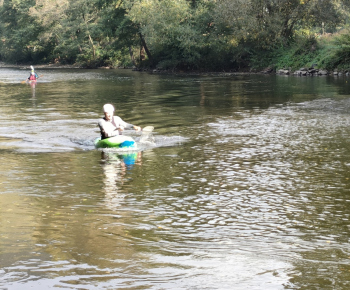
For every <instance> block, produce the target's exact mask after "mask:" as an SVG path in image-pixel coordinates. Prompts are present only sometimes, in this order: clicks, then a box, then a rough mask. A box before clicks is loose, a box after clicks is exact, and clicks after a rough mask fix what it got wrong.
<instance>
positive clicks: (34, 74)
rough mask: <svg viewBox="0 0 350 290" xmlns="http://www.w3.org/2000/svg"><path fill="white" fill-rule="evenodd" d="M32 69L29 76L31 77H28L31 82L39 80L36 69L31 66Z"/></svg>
mask: <svg viewBox="0 0 350 290" xmlns="http://www.w3.org/2000/svg"><path fill="white" fill-rule="evenodd" d="M30 68H31V69H32V71H31V72H30V75H29V77H28V80H30V81H36V80H37V79H38V78H39V76H38V75H37V73H36V72H35V70H34V67H33V66H32V65H31V66H30Z"/></svg>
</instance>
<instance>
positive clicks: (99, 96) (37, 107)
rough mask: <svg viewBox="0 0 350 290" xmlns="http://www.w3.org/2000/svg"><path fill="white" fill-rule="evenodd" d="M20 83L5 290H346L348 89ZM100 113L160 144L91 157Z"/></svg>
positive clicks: (284, 82) (305, 82) (62, 73)
mask: <svg viewBox="0 0 350 290" xmlns="http://www.w3.org/2000/svg"><path fill="white" fill-rule="evenodd" d="M18 73H19V72H18V71H15V70H13V71H10V72H9V73H8V74H7V78H6V79H5V80H4V82H5V85H4V84H1V86H0V96H1V98H0V120H1V126H0V127H1V129H0V150H1V153H2V154H0V192H1V193H0V205H1V210H0V215H1V216H0V217H1V219H0V222H1V227H0V240H1V249H0V261H1V268H0V278H1V279H0V288H1V287H3V288H6V289H24V288H25V289H27V288H35V289H48V288H60V289H77V288H79V289H124V288H125V289H126V288H133V289H347V288H348V287H349V281H350V263H349V256H350V252H349V219H350V207H349V202H350V199H349V190H350V174H349V168H350V149H349V148H350V146H349V140H350V114H349V109H350V102H349V100H350V99H349V97H348V94H349V88H348V86H347V80H346V79H333V78H294V77H288V78H285V77H279V76H235V77H232V76H231V77H221V78H220V77H215V76H201V77H197V76H162V75H150V74H143V73H136V72H131V71H120V70H117V71H116V70H109V71H103V70H96V71H85V70H74V71H69V70H57V71H51V70H48V71H47V73H45V74H44V76H45V81H44V77H43V78H42V79H41V80H42V82H38V84H37V85H36V87H35V91H33V88H31V87H29V86H24V85H21V84H20V80H21V77H18V76H16V75H17V74H18ZM3 74H4V72H2V71H1V69H0V77H1V76H2V75H3ZM8 76H12V79H11V78H10V79H8ZM15 78H18V80H17V81H16V79H15ZM64 79H67V81H63V80H64ZM33 93H35V95H34V94H33ZM34 97H35V102H33V98H34ZM104 103H113V104H115V106H116V108H117V112H118V115H120V116H121V117H122V118H124V119H126V120H130V122H131V123H135V124H140V125H142V127H145V126H148V125H150V126H154V127H155V130H154V134H153V135H152V136H149V137H150V139H149V140H146V141H145V140H144V138H142V135H140V134H137V133H135V132H126V133H127V134H130V135H131V136H132V137H134V138H135V139H136V140H137V141H138V142H139V143H138V145H140V146H139V147H138V150H136V151H135V152H125V151H124V152H123V151H118V150H103V151H99V150H96V149H94V147H93V140H94V138H96V137H97V136H98V128H97V120H98V118H99V117H100V116H101V108H102V105H103V104H104ZM141 141H142V142H141Z"/></svg>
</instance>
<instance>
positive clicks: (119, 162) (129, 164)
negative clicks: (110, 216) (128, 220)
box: [102, 150, 142, 210]
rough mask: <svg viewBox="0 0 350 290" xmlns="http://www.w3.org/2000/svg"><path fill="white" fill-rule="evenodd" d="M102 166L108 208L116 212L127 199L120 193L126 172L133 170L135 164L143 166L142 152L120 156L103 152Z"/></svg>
mask: <svg viewBox="0 0 350 290" xmlns="http://www.w3.org/2000/svg"><path fill="white" fill-rule="evenodd" d="M102 164H103V166H102V168H103V171H104V174H105V178H104V180H103V181H104V191H105V195H106V196H105V203H106V207H107V208H109V209H111V210H116V209H117V208H118V207H119V205H120V203H121V202H122V201H123V199H124V197H125V195H124V194H122V193H120V191H121V187H122V186H123V183H124V182H123V181H124V178H126V176H125V175H126V171H127V170H131V169H132V168H133V166H134V165H135V164H136V165H141V164H142V158H141V152H140V151H139V152H132V153H125V154H120V153H119V154H118V153H114V152H108V151H106V150H105V151H102Z"/></svg>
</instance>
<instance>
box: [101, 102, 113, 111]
mask: <svg viewBox="0 0 350 290" xmlns="http://www.w3.org/2000/svg"><path fill="white" fill-rule="evenodd" d="M103 112H104V113H106V112H108V113H113V112H114V107H113V106H112V105H111V104H105V105H104V106H103Z"/></svg>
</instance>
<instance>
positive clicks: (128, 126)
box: [114, 116, 141, 132]
mask: <svg viewBox="0 0 350 290" xmlns="http://www.w3.org/2000/svg"><path fill="white" fill-rule="evenodd" d="M114 118H115V119H114V121H115V123H116V124H118V125H117V126H118V130H119V131H121V132H122V131H124V129H134V130H136V131H141V127H139V126H136V125H133V124H130V123H127V122H125V121H123V120H122V118H120V117H118V116H114Z"/></svg>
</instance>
